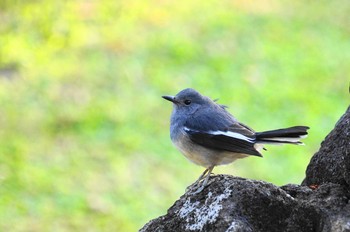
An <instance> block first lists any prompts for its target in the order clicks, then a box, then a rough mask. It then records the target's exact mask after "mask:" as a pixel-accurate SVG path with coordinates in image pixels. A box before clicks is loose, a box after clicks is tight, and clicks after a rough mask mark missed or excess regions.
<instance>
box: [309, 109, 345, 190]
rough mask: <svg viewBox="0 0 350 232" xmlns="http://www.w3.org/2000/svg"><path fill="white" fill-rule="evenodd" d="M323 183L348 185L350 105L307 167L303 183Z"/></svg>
mask: <svg viewBox="0 0 350 232" xmlns="http://www.w3.org/2000/svg"><path fill="white" fill-rule="evenodd" d="M323 183H338V184H341V185H346V186H350V107H349V108H348V109H347V111H346V113H345V114H344V115H343V116H342V117H341V118H340V120H339V121H338V122H337V124H336V126H335V128H334V129H333V130H332V131H331V133H329V134H328V135H327V137H326V139H325V140H324V141H323V142H322V144H321V148H320V150H319V151H318V152H316V154H315V155H314V156H313V157H312V159H311V162H310V164H309V166H308V167H307V170H306V178H305V180H304V181H303V185H312V184H316V185H320V184H323Z"/></svg>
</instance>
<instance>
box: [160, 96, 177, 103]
mask: <svg viewBox="0 0 350 232" xmlns="http://www.w3.org/2000/svg"><path fill="white" fill-rule="evenodd" d="M162 98H164V99H165V100H168V101H171V102H172V103H176V100H175V97H174V96H168V95H166V96H162Z"/></svg>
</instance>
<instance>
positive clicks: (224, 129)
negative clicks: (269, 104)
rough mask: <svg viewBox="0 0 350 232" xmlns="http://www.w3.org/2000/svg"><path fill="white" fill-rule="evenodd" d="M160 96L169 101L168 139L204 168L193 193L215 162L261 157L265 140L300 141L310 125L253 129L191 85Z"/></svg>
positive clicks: (198, 188) (266, 142)
mask: <svg viewBox="0 0 350 232" xmlns="http://www.w3.org/2000/svg"><path fill="white" fill-rule="evenodd" d="M162 97H163V98H164V99H166V100H168V101H170V102H172V103H173V110H172V113H171V118H170V138H171V141H172V143H173V144H174V145H175V147H176V148H177V149H178V150H179V151H180V152H181V153H182V154H183V155H184V156H185V157H186V158H187V159H188V160H190V161H192V162H193V163H195V164H197V165H200V166H202V167H204V168H205V171H204V172H203V173H202V174H201V175H200V177H199V178H198V179H197V181H196V182H195V183H194V185H193V186H195V187H194V189H195V191H193V193H194V194H195V193H199V192H201V191H202V190H203V189H204V188H205V187H206V186H207V184H208V180H209V178H210V175H211V173H212V171H213V169H214V167H215V166H219V165H226V164H230V163H232V162H234V161H235V160H237V159H241V158H245V157H249V156H257V157H262V154H261V151H262V150H266V149H265V148H264V145H265V144H271V145H280V144H296V145H302V144H303V143H302V142H301V141H300V140H301V139H303V138H305V137H306V136H307V135H308V132H307V130H308V129H310V128H309V127H308V126H293V127H288V128H283V129H276V130H269V131H263V132H255V131H254V130H253V129H251V128H250V127H248V126H246V125H244V124H243V123H241V122H239V121H238V120H237V119H236V118H235V117H234V116H233V115H232V114H230V113H229V112H228V110H227V108H228V107H226V106H225V105H221V104H218V103H217V100H212V99H210V98H209V97H206V96H204V95H202V94H200V93H199V92H197V91H196V90H195V89H192V88H186V89H184V90H182V91H180V92H179V93H178V94H176V95H175V96H171V95H164V96H162Z"/></svg>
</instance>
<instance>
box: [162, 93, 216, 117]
mask: <svg viewBox="0 0 350 232" xmlns="http://www.w3.org/2000/svg"><path fill="white" fill-rule="evenodd" d="M163 98H164V99H166V100H168V101H171V102H172V103H174V111H176V112H178V113H180V112H182V113H184V114H192V113H194V112H195V111H197V110H198V109H199V108H205V107H206V106H210V105H211V104H213V101H212V100H211V99H210V98H208V97H206V96H203V95H201V94H200V93H198V92H197V91H196V90H194V89H191V88H187V89H184V90H182V91H180V92H179V93H178V94H176V96H163ZM173 113H174V112H173Z"/></svg>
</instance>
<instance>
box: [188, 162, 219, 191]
mask: <svg viewBox="0 0 350 232" xmlns="http://www.w3.org/2000/svg"><path fill="white" fill-rule="evenodd" d="M213 169H214V166H210V167H209V168H207V169H206V170H205V171H204V172H203V174H202V175H201V176H200V178H199V179H198V180H197V181H196V185H199V183H200V180H201V179H203V178H204V176H205V179H204V180H203V181H202V183H201V185H200V186H198V187H199V188H197V190H196V191H195V192H194V193H193V194H197V193H200V192H201V191H202V190H203V189H204V188H205V186H207V184H208V181H209V178H210V174H211V172H212V171H213Z"/></svg>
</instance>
